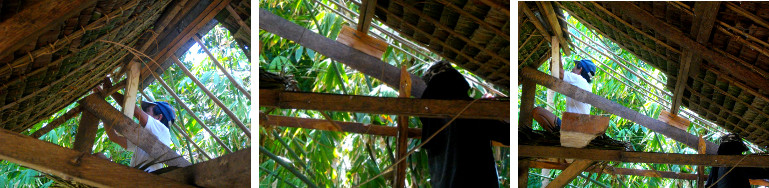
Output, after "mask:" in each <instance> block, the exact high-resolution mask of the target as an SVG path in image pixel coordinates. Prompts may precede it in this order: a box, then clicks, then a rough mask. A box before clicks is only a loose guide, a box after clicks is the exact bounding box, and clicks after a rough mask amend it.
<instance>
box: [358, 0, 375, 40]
mask: <svg viewBox="0 0 769 188" xmlns="http://www.w3.org/2000/svg"><path fill="white" fill-rule="evenodd" d="M361 1H362V3H363V5H361V6H360V8H359V11H360V16H359V17H358V32H361V33H368V30H369V27H371V20H372V18H374V8H376V0H361Z"/></svg>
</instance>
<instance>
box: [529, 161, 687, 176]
mask: <svg viewBox="0 0 769 188" xmlns="http://www.w3.org/2000/svg"><path fill="white" fill-rule="evenodd" d="M568 166H569V164H566V163H552V162H541V161H530V162H529V168H544V169H558V170H563V169H566V167H568ZM585 172H593V173H606V174H613V175H633V176H646V177H656V178H671V179H683V180H697V174H687V173H677V172H666V171H656V170H644V169H630V168H614V167H608V168H606V169H604V170H603V172H602V171H601V167H597V166H593V167H590V168H587V169H585Z"/></svg>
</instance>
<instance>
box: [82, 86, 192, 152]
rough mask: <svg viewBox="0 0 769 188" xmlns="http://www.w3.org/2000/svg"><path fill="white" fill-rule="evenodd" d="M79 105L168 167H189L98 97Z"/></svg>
mask: <svg viewBox="0 0 769 188" xmlns="http://www.w3.org/2000/svg"><path fill="white" fill-rule="evenodd" d="M79 103H80V105H81V106H82V107H83V108H84V110H85V111H88V112H90V113H92V114H94V115H96V116H97V117H99V119H101V120H102V121H104V124H106V125H109V126H112V127H113V129H115V131H117V133H120V134H121V135H123V136H125V138H126V140H128V141H130V142H131V143H133V144H135V145H136V146H137V147H139V148H141V149H142V150H144V151H145V152H147V154H149V155H150V156H151V157H153V158H155V159H157V160H158V161H166V162H164V163H165V164H167V165H168V166H177V167H185V166H189V165H190V162H189V161H187V160H185V159H184V158H182V156H180V155H179V154H177V153H176V152H175V151H174V150H172V149H171V148H169V147H168V146H166V145H165V144H163V143H162V142H160V141H159V140H158V139H157V137H156V136H155V135H154V134H152V133H150V132H149V130H147V129H144V128H143V127H142V126H140V125H139V124H137V123H135V122H134V121H133V120H132V119H131V118H128V117H126V116H124V115H123V114H122V113H120V111H118V110H117V109H115V108H114V107H112V105H110V104H109V103H107V101H105V100H104V98H102V97H100V96H99V95H89V96H88V97H85V98H84V99H82V100H80V101H79Z"/></svg>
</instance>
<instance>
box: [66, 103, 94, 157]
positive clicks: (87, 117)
mask: <svg viewBox="0 0 769 188" xmlns="http://www.w3.org/2000/svg"><path fill="white" fill-rule="evenodd" d="M80 114H81V115H80V124H79V125H78V126H77V133H76V134H75V143H74V144H72V149H74V150H77V151H81V152H85V153H87V154H90V153H91V151H93V142H94V141H95V140H96V131H98V130H99V118H98V117H96V116H95V115H93V114H91V113H90V112H83V113H80Z"/></svg>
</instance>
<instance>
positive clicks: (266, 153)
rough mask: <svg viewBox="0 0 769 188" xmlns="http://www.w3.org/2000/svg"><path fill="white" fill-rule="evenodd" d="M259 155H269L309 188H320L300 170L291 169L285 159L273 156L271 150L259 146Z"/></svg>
mask: <svg viewBox="0 0 769 188" xmlns="http://www.w3.org/2000/svg"><path fill="white" fill-rule="evenodd" d="M259 153H262V154H265V155H267V157H269V158H270V159H272V160H273V161H275V163H278V164H279V165H280V166H283V168H285V169H288V171H290V172H291V173H292V174H294V175H295V176H296V177H297V178H299V179H300V180H302V182H304V183H305V184H307V186H309V187H313V188H318V186H317V185H315V183H313V182H312V181H311V180H310V179H308V178H307V176H304V175H303V174H302V173H300V172H299V171H298V170H296V169H294V167H291V165H289V164H288V163H286V162H285V161H283V159H281V158H280V157H278V156H277V155H275V154H272V152H270V151H269V150H267V149H266V148H264V147H262V146H259Z"/></svg>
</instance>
